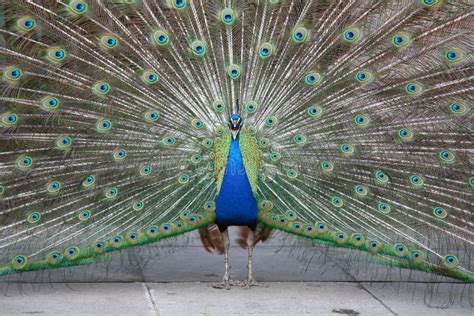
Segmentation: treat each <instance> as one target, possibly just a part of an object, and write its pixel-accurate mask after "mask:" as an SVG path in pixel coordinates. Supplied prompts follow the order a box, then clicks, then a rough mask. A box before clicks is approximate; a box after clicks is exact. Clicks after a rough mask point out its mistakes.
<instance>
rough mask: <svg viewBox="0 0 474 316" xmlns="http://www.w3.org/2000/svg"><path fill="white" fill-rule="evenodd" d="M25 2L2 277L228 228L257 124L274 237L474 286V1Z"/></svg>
mask: <svg viewBox="0 0 474 316" xmlns="http://www.w3.org/2000/svg"><path fill="white" fill-rule="evenodd" d="M10 2H11V3H8V4H7V3H5V1H3V2H0V13H2V14H3V19H0V21H2V20H3V21H4V25H3V26H2V27H1V29H0V35H1V36H2V38H3V41H2V42H1V43H2V44H1V45H0V65H1V67H0V75H1V83H0V90H1V93H0V100H1V102H0V131H1V134H0V137H1V138H0V274H8V273H12V272H16V271H29V270H37V269H46V268H53V267H62V266H69V265H77V264H87V263H92V262H96V261H97V260H99V259H100V258H101V256H102V254H104V253H107V252H109V251H113V250H120V249H123V248H126V247H130V246H134V245H142V244H146V243H150V242H154V241H158V240H160V239H162V238H165V237H170V236H175V235H178V234H180V233H184V232H188V231H191V230H194V229H197V228H201V227H204V226H207V225H208V224H211V223H213V222H214V217H215V212H214V211H215V203H214V200H215V197H216V194H217V193H218V190H217V188H218V187H219V183H220V181H222V175H223V172H224V170H225V167H226V157H227V152H226V150H225V148H228V144H227V141H228V139H229V138H228V136H229V135H228V132H227V130H226V129H227V120H228V117H229V115H230V114H231V113H234V112H238V113H240V114H241V115H242V119H243V122H244V129H243V130H242V135H241V137H242V139H241V140H240V146H241V150H242V156H243V159H244V165H245V168H246V172H247V174H248V177H249V180H250V183H251V186H252V190H253V191H255V194H256V196H257V199H258V201H259V207H260V213H259V221H260V223H262V224H263V225H266V226H268V227H272V228H275V229H280V230H283V231H286V232H289V233H292V234H295V235H298V236H303V237H307V238H310V239H311V240H313V241H314V242H315V243H319V244H322V245H325V246H330V247H344V248H348V249H354V250H360V251H364V252H366V253H369V254H372V255H371V258H372V259H373V260H374V261H375V262H378V263H383V264H387V265H392V266H398V267H402V268H409V269H414V270H422V271H427V272H432V273H434V274H439V275H445V276H448V277H452V278H456V279H460V280H465V281H471V282H472V281H474V274H473V272H472V271H473V265H474V260H473V254H474V252H473V250H474V249H473V243H474V241H473V235H474V216H473V211H472V209H473V207H472V201H473V188H474V178H473V174H472V159H473V156H472V155H473V148H474V146H473V141H472V121H473V120H472V109H471V107H472V104H473V99H474V98H473V95H474V94H473V90H474V85H473V83H474V71H473V70H474V66H473V51H474V50H473V46H474V31H473V30H474V7H473V5H472V4H471V2H472V1H468V0H463V1H456V0H402V1H376V0H360V1H355V0H354V1H345V0H344V1H343V0H340V1H326V0H323V1H306V0H281V1H279V0H251V1H230V0H225V1H215V0H212V1H206V0H161V1H147V0H111V1H99V0H87V1H81V0H62V1H53V0H44V1H39V0H38V1H37V0H33V1H26V0H20V1H14V2H13V1H10ZM351 251H352V250H351ZM359 264H365V263H364V262H360V263H359Z"/></svg>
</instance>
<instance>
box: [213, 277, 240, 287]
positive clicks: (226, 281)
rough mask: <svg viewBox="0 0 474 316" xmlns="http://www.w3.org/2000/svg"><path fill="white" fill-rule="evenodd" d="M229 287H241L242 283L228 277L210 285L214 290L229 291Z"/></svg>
mask: <svg viewBox="0 0 474 316" xmlns="http://www.w3.org/2000/svg"><path fill="white" fill-rule="evenodd" d="M231 286H242V282H240V281H236V280H233V279H231V278H230V277H227V278H226V277H225V276H224V277H223V278H222V282H219V283H214V284H212V287H213V288H215V289H226V290H230V287H231Z"/></svg>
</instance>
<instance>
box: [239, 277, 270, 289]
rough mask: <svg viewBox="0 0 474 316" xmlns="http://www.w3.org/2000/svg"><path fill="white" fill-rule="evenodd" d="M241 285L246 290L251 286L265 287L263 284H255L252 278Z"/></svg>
mask: <svg viewBox="0 0 474 316" xmlns="http://www.w3.org/2000/svg"><path fill="white" fill-rule="evenodd" d="M241 284H242V286H243V287H244V289H246V290H248V289H250V287H252V286H258V287H267V286H266V285H265V284H263V283H259V282H257V281H256V280H255V279H254V278H253V277H250V278H247V280H245V281H243V282H241Z"/></svg>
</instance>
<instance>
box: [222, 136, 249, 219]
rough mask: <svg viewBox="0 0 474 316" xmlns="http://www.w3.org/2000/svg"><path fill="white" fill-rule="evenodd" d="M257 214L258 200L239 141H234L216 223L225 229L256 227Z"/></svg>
mask: <svg viewBox="0 0 474 316" xmlns="http://www.w3.org/2000/svg"><path fill="white" fill-rule="evenodd" d="M257 213H258V207H257V200H256V199H255V197H254V196H253V193H252V188H251V187H250V182H249V179H248V178H247V173H246V172H245V167H244V163H243V161H242V154H241V152H240V146H239V140H238V138H237V139H232V142H231V144H230V150H229V158H228V159H227V166H226V169H225V173H224V179H223V181H222V186H221V190H220V192H219V196H218V197H217V200H216V223H217V225H219V226H223V227H225V226H231V225H238V226H242V225H248V226H254V225H255V224H256V222H257Z"/></svg>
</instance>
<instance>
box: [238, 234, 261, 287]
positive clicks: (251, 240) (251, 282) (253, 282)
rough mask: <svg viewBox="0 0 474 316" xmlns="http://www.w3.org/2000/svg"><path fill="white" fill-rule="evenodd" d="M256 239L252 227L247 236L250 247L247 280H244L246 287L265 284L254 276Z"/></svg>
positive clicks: (248, 246)
mask: <svg viewBox="0 0 474 316" xmlns="http://www.w3.org/2000/svg"><path fill="white" fill-rule="evenodd" d="M254 240H255V231H254V230H252V229H250V231H249V234H248V237H247V248H248V265H247V268H248V270H247V280H245V281H244V282H243V286H244V288H245V289H247V290H248V289H250V287H251V286H265V285H263V284H261V283H259V282H257V281H256V280H255V279H254V278H253V271H252V256H253V246H254Z"/></svg>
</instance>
